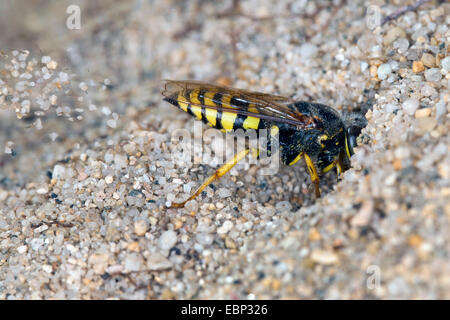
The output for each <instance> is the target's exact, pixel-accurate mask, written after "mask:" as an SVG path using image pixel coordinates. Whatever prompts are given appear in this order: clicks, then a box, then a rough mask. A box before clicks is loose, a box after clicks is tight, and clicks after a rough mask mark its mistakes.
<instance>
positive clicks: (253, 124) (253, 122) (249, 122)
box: [242, 116, 260, 130]
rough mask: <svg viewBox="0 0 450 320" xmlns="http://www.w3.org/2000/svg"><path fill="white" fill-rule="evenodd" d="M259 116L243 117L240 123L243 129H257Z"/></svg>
mask: <svg viewBox="0 0 450 320" xmlns="http://www.w3.org/2000/svg"><path fill="white" fill-rule="evenodd" d="M259 121H260V119H259V118H255V117H250V116H249V117H247V119H245V121H244V123H243V124H242V126H243V127H244V129H254V130H256V129H258V126H259Z"/></svg>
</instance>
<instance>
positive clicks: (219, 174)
mask: <svg viewBox="0 0 450 320" xmlns="http://www.w3.org/2000/svg"><path fill="white" fill-rule="evenodd" d="M249 151H250V150H249V149H244V150H242V151H240V152H239V153H238V154H236V155H235V156H234V157H233V158H232V159H231V160H229V161H227V162H225V163H224V164H223V165H222V166H221V167H220V168H219V169H217V170H216V172H214V174H213V175H212V176H210V177H209V178H208V179H206V180H205V181H204V182H203V183H202V185H201V186H200V187H199V188H198V189H197V190H196V191H195V192H194V194H193V195H192V196H190V197H189V198H188V199H187V200H186V201H183V202H180V203H172V206H171V208H183V207H184V205H185V204H186V202H188V201H190V200H192V199H195V198H196V197H197V196H198V195H199V194H200V193H201V192H202V191H203V190H204V189H205V188H206V187H207V186H209V185H210V184H211V183H212V182H213V181H214V180H217V179H219V178H220V177H222V176H223V175H224V174H225V173H227V172H228V171H230V170H231V169H232V168H233V167H234V166H235V165H236V164H237V163H238V162H239V161H241V160H242V159H244V158H245V156H246V155H247V154H248V153H249Z"/></svg>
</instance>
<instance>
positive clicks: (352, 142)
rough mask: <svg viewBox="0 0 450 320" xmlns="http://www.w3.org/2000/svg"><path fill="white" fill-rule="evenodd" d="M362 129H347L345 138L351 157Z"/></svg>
mask: <svg viewBox="0 0 450 320" xmlns="http://www.w3.org/2000/svg"><path fill="white" fill-rule="evenodd" d="M361 130H362V128H361V127H358V126H351V127H349V128H348V129H347V136H348V148H349V151H350V155H353V154H354V153H355V152H354V151H353V149H354V148H355V147H356V146H357V144H356V138H357V137H358V136H359V134H360V133H361Z"/></svg>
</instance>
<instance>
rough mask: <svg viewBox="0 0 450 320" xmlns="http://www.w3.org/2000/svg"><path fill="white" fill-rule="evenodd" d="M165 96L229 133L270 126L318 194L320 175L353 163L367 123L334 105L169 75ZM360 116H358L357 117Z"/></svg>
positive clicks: (287, 158) (287, 159)
mask: <svg viewBox="0 0 450 320" xmlns="http://www.w3.org/2000/svg"><path fill="white" fill-rule="evenodd" d="M162 95H163V96H164V98H163V100H165V101H167V102H169V103H171V104H172V105H174V106H176V107H178V108H179V109H181V110H182V111H184V112H187V113H188V114H190V115H192V116H194V117H196V118H197V119H198V120H201V121H203V122H204V123H206V124H208V125H210V126H211V127H213V128H216V129H220V130H222V131H225V132H230V131H234V130H237V129H244V130H251V129H253V130H259V129H267V130H268V132H270V135H271V136H272V137H276V138H277V139H278V143H279V147H280V157H281V161H282V162H283V163H284V164H286V165H289V166H292V165H294V164H295V163H297V162H298V161H299V160H300V159H302V158H303V159H304V160H305V162H306V166H307V168H308V172H309V174H310V176H311V180H312V183H313V184H314V189H315V195H316V197H320V188H319V185H320V176H321V175H322V174H324V173H326V172H328V171H330V170H332V169H335V170H336V171H337V174H338V177H339V176H340V174H341V173H343V172H344V171H346V170H347V169H349V168H350V157H351V156H352V155H353V154H354V151H353V149H354V148H355V146H356V138H357V136H358V135H359V134H360V132H361V130H362V128H363V127H364V126H365V124H366V123H365V118H364V119H361V117H363V116H360V117H358V116H353V117H348V118H345V119H344V117H341V116H340V114H339V112H338V111H336V110H335V109H333V108H331V107H329V106H327V105H324V104H319V103H311V102H305V101H294V100H292V99H291V98H286V97H282V96H277V95H272V94H266V93H259V92H252V91H247V90H243V89H235V88H231V87H225V86H219V85H215V84H210V83H206V82H200V81H191V80H184V81H175V80H166V81H165V83H164V87H163V90H162ZM358 118H359V119H358ZM249 152H250V149H249V148H246V149H244V150H242V151H240V152H238V153H237V154H235V155H234V157H233V158H232V159H230V160H228V161H226V162H225V163H224V164H223V165H222V166H221V167H220V168H219V169H217V170H216V172H215V173H214V174H213V175H212V176H210V177H209V178H207V179H206V180H205V181H204V182H203V183H202V184H201V185H200V187H199V188H198V189H197V190H196V191H195V192H194V194H193V195H192V196H190V197H189V198H188V199H187V200H186V201H184V202H181V203H173V204H172V207H174V208H179V207H183V206H184V204H185V203H186V202H187V201H189V200H192V199H194V198H195V197H197V196H198V195H199V194H200V193H201V192H202V191H203V189H205V188H206V187H207V186H208V185H209V184H211V183H212V182H213V181H214V180H216V179H218V178H220V177H222V176H223V175H224V174H226V173H227V172H228V171H229V170H231V168H233V166H235V165H236V164H237V163H238V162H239V161H240V160H242V159H243V158H245V156H246V155H247V154H248V153H249Z"/></svg>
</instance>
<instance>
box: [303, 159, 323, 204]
mask: <svg viewBox="0 0 450 320" xmlns="http://www.w3.org/2000/svg"><path fill="white" fill-rule="evenodd" d="M305 162H306V166H307V167H308V171H309V175H310V176H311V180H312V182H313V183H314V189H315V191H316V198H320V189H319V186H320V179H319V175H318V173H317V169H316V166H315V165H314V163H313V161H312V160H311V158H310V157H309V156H308V155H307V154H306V153H305Z"/></svg>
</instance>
